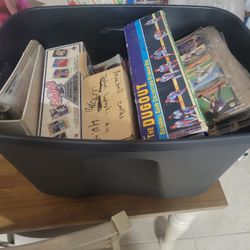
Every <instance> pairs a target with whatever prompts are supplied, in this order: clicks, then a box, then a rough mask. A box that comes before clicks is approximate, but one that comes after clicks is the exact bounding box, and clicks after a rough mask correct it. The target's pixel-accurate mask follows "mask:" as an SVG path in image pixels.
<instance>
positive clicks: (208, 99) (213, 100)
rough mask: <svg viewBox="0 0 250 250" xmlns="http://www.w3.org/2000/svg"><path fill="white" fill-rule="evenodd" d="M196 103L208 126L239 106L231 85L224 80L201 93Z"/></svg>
mask: <svg viewBox="0 0 250 250" xmlns="http://www.w3.org/2000/svg"><path fill="white" fill-rule="evenodd" d="M198 103H199V106H200V108H201V111H202V112H203V114H204V115H205V118H206V120H207V122H208V124H209V125H211V124H212V123H214V122H215V121H218V120H221V119H223V118H224V117H225V116H226V115H227V114H228V113H230V112H232V111H233V110H235V109H236V108H237V107H238V106H239V105H240V101H239V100H238V98H237V97H236V95H235V93H234V91H233V88H232V86H231V84H229V83H227V82H226V81H225V80H222V81H221V82H220V83H219V84H217V85H216V86H213V87H211V88H209V89H208V90H206V91H204V92H201V93H200V96H199V98H198Z"/></svg>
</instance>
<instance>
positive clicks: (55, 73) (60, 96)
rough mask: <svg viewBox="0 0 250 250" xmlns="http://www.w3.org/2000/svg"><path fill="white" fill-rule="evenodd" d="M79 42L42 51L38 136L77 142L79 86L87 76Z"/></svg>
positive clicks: (84, 52) (83, 51)
mask: <svg viewBox="0 0 250 250" xmlns="http://www.w3.org/2000/svg"><path fill="white" fill-rule="evenodd" d="M87 58H88V57H87V52H86V49H85V47H84V44H83V43H82V42H78V43H74V44H69V45H65V46H60V47H56V48H52V49H48V50H46V55H45V66H44V79H43V88H42V97H41V108H40V121H39V129H38V135H39V136H46V137H55V138H81V137H82V135H81V127H82V126H81V120H82V119H81V82H82V80H83V78H84V77H86V76H88V75H91V74H92V72H91V70H90V72H89V69H91V65H87V64H88V63H90V61H89V60H87Z"/></svg>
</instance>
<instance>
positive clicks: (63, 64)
mask: <svg viewBox="0 0 250 250" xmlns="http://www.w3.org/2000/svg"><path fill="white" fill-rule="evenodd" d="M68 60H69V59H67V58H63V59H61V58H60V59H55V61H54V63H53V67H54V68H61V67H67V66H68Z"/></svg>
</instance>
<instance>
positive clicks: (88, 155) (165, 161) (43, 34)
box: [0, 5, 250, 198]
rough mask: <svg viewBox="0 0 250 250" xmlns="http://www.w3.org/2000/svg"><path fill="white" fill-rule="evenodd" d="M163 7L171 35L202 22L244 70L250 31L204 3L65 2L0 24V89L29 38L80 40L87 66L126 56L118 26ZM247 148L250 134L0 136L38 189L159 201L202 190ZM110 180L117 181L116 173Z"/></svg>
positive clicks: (4, 150) (0, 145)
mask: <svg viewBox="0 0 250 250" xmlns="http://www.w3.org/2000/svg"><path fill="white" fill-rule="evenodd" d="M160 9H163V10H164V11H165V12H166V14H167V18H168V22H169V25H170V28H171V30H172V33H173V35H174V38H175V39H179V38H181V37H183V36H185V35H187V34H189V33H191V32H193V31H194V30H195V29H197V28H199V27H201V26H208V25H214V26H215V27H216V28H217V29H218V30H219V31H221V32H223V34H224V36H225V39H226V41H227V43H228V46H229V48H230V50H231V51H232V53H233V54H234V55H235V56H236V57H237V59H238V60H239V61H240V62H241V63H242V65H243V66H244V67H245V68H246V69H247V70H248V71H249V72H250V51H249V44H250V31H249V30H248V29H247V28H246V27H245V26H244V25H243V23H242V22H241V21H240V19H238V18H237V17H236V16H233V15H232V14H230V13H229V12H226V11H223V10H219V9H214V8H210V7H192V6H188V7H187V6H152V5H151V6H134V5H133V6H119V5H118V6H74V7H73V6H72V7H68V6H64V7H47V8H46V7H42V8H36V9H30V10H26V11H24V12H20V13H18V14H17V15H14V16H13V17H11V18H10V19H9V21H8V22H6V23H5V25H4V26H3V27H2V28H1V29H0V48H1V49H0V68H1V67H2V68H4V69H5V74H4V75H3V74H2V75H1V76H0V87H1V86H2V85H3V83H4V78H7V77H8V76H9V75H10V73H11V72H12V70H13V68H14V67H15V65H16V63H17V62H18V60H19V58H20V56H21V54H22V53H23V51H24V49H25V47H26V46H27V44H28V42H29V41H30V40H31V39H36V40H38V41H39V42H40V43H41V44H42V45H43V46H44V47H45V48H50V47H54V46H59V45H63V44H68V43H72V42H76V41H83V42H84V43H85V45H86V47H87V50H88V52H89V54H90V57H91V59H92V61H93V63H99V62H101V61H104V60H106V59H108V58H110V57H112V56H114V55H116V54H117V53H120V54H121V55H122V56H123V57H125V58H126V57H127V55H126V44H125V39H124V34H123V30H122V28H123V27H124V26H125V25H126V24H128V23H130V22H132V21H134V20H136V19H138V18H141V17H143V16H146V15H148V14H151V13H153V12H156V11H158V10H160ZM249 146H250V134H249V133H248V134H244V135H239V134H235V135H230V136H224V137H216V138H215V137H211V138H202V139H197V138H193V139H185V138H184V139H179V140H166V141H142V140H134V141H132V140H131V141H87V140H58V139H54V138H39V137H28V136H25V137H24V136H11V135H1V134H0V152H1V154H3V155H4V156H5V157H6V158H7V159H8V160H9V161H10V162H11V163H12V164H13V165H14V166H15V167H16V168H17V169H18V170H19V171H20V172H21V173H22V174H24V175H25V176H26V177H27V178H28V179H29V180H30V181H31V182H32V183H33V184H34V185H35V186H36V187H37V188H38V189H39V190H41V191H43V192H46V193H49V194H55V195H60V196H67V197H83V196H86V195H96V194H110V193H134V194H140V195H153V196H160V197H164V198H175V197H180V196H190V195H194V194H198V193H201V192H204V191H205V190H207V189H208V188H209V187H210V186H211V184H212V183H213V182H214V181H216V180H217V179H218V178H219V177H220V176H221V175H222V174H223V173H224V172H225V171H226V170H227V169H228V168H229V167H230V166H231V165H232V164H233V162H235V161H236V160H237V159H238V157H239V156H240V155H241V154H242V153H244V151H245V150H247V149H248V148H249ZM114 177H115V178H114Z"/></svg>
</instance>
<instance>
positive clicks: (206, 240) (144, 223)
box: [122, 158, 250, 250]
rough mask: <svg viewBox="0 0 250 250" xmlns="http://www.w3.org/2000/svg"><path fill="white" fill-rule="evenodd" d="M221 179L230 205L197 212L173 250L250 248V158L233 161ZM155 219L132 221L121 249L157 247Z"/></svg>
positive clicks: (134, 249) (132, 249)
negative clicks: (130, 228)
mask: <svg viewBox="0 0 250 250" xmlns="http://www.w3.org/2000/svg"><path fill="white" fill-rule="evenodd" d="M220 181H221V184H222V186H223V189H224V192H225V194H226V197H227V200H228V203H229V206H228V207H227V208H226V209H221V210H213V211H209V212H203V213H200V214H199V215H198V216H197V218H196V219H195V220H194V222H193V223H192V225H191V228H190V229H189V230H188V231H187V232H186V233H185V234H183V235H182V237H181V239H180V240H178V242H177V245H176V250H250V158H248V159H245V160H242V161H239V162H237V163H235V164H234V166H233V167H232V168H231V169H230V170H228V171H227V172H226V173H225V174H224V175H223V176H222V177H221V179H220ZM155 219H156V218H149V219H147V220H145V219H144V220H134V221H132V224H133V230H132V231H131V232H130V233H129V234H127V235H126V236H125V237H124V238H123V239H122V250H149V249H150V250H159V249H160V248H159V245H158V242H157V241H158V240H157V237H156V236H155V230H157V229H155V228H154V222H155ZM162 219H164V218H162Z"/></svg>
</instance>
